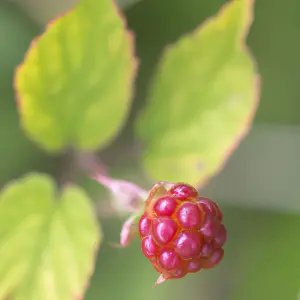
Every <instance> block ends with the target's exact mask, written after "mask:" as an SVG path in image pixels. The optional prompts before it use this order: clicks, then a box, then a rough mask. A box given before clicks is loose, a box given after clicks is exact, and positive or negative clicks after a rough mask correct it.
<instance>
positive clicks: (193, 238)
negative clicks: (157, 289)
mask: <svg viewBox="0 0 300 300" xmlns="http://www.w3.org/2000/svg"><path fill="white" fill-rule="evenodd" d="M161 185H163V187H165V188H160V192H159V194H157V193H154V192H152V193H151V191H150V194H149V198H148V199H147V201H146V207H145V213H144V215H143V216H142V217H141V219H140V221H139V232H140V236H141V238H142V252H143V254H144V255H145V257H147V259H148V260H149V261H150V262H151V264H152V265H153V267H154V268H155V270H156V271H157V272H159V273H160V274H161V276H160V278H159V280H158V281H157V284H159V283H162V282H164V281H165V280H169V279H175V278H181V277H184V276H186V274H188V273H196V272H198V271H200V270H201V269H211V268H213V267H214V266H216V265H217V264H218V263H219V262H220V261H221V260H222V258H223V255H224V250H223V248H222V247H223V245H224V244H225V243H226V239H227V231H226V228H225V226H224V225H223V224H222V219H223V215H222V212H221V210H220V208H219V206H218V205H217V204H216V203H215V202H214V201H212V200H210V199H208V198H203V197H198V192H197V190H196V189H194V188H193V187H192V186H190V185H188V184H183V183H178V184H170V183H166V185H164V184H163V183H162V184H161ZM170 186H172V188H170Z"/></svg>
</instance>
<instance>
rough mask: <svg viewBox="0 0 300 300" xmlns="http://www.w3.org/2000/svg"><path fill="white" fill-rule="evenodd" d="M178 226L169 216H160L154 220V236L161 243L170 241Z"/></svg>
mask: <svg viewBox="0 0 300 300" xmlns="http://www.w3.org/2000/svg"><path fill="white" fill-rule="evenodd" d="M177 230H178V226H177V224H176V222H175V221H173V220H172V219H169V218H158V219H154V220H153V237H154V239H155V240H156V241H157V242H158V243H159V244H162V245H164V244H167V243H170V242H171V241H172V240H173V238H174V237H175V235H176V232H177Z"/></svg>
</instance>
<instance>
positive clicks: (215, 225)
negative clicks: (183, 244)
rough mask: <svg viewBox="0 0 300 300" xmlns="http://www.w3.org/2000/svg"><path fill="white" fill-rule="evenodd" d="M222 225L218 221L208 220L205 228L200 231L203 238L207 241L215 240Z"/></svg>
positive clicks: (204, 225)
mask: <svg viewBox="0 0 300 300" xmlns="http://www.w3.org/2000/svg"><path fill="white" fill-rule="evenodd" d="M219 226H220V223H219V221H217V220H213V219H207V220H206V221H205V222H204V224H203V226H202V227H201V229H200V232H201V233H202V234H203V236H204V237H205V238H207V239H212V238H214V237H215V236H216V235H217V234H218V231H219Z"/></svg>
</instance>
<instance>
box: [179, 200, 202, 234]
mask: <svg viewBox="0 0 300 300" xmlns="http://www.w3.org/2000/svg"><path fill="white" fill-rule="evenodd" d="M176 218H177V220H178V222H179V224H180V225H181V226H182V227H183V228H187V229H197V228H198V229H199V228H200V227H201V225H202V223H203V220H204V214H203V212H202V210H200V208H199V206H198V205H197V204H196V203H192V202H184V203H183V204H182V205H180V207H179V209H178V211H177V213H176Z"/></svg>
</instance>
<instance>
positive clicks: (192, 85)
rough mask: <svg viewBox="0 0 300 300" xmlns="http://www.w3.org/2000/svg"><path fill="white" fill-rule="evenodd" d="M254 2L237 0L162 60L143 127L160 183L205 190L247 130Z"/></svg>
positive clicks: (255, 92)
mask: <svg viewBox="0 0 300 300" xmlns="http://www.w3.org/2000/svg"><path fill="white" fill-rule="evenodd" d="M252 10H253V1H250V0H234V1H230V2H229V3H228V4H226V5H225V6H224V7H223V9H222V10H221V11H220V12H219V14H218V15H217V16H215V17H213V18H210V19H208V20H207V22H205V24H203V26H201V27H200V28H198V29H196V30H195V31H194V32H193V33H192V34H190V35H188V36H185V37H183V38H181V39H180V40H179V41H178V42H177V43H175V44H174V45H172V46H170V47H169V48H168V49H167V51H165V53H164V54H163V57H162V60H161V62H160V64H159V68H158V70H157V74H156V76H155V78H154V82H153V85H152V88H151V91H150V94H149V103H148V106H147V108H146V109H145V111H144V112H143V113H142V114H141V116H140V118H139V119H138V122H137V131H138V135H139V137H140V138H141V139H142V140H143V142H144V144H145V149H146V150H145V154H144V165H145V169H146V171H147V172H148V173H149V174H150V175H151V176H152V177H153V178H154V179H156V180H168V181H186V182H190V183H193V184H199V185H203V184H204V183H205V181H206V180H208V179H209V178H210V177H211V176H213V175H214V174H216V173H217V172H218V171H219V170H220V168H221V167H222V166H223V164H224V162H225V160H226V159H227V158H228V157H229V156H230V154H231V152H232V151H233V150H234V149H235V148H236V147H237V145H238V143H239V141H240V140H241V138H242V137H243V136H245V134H246V132H247V131H248V129H249V127H250V125H251V121H252V118H253V116H254V114H255V111H256V107H257V105H258V100H259V76H258V75H257V71H256V66H255V63H254V60H253V59H252V57H251V55H250V54H249V52H248V50H247V49H246V47H245V37H246V35H247V32H248V29H249V26H250V24H251V22H252Z"/></svg>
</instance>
